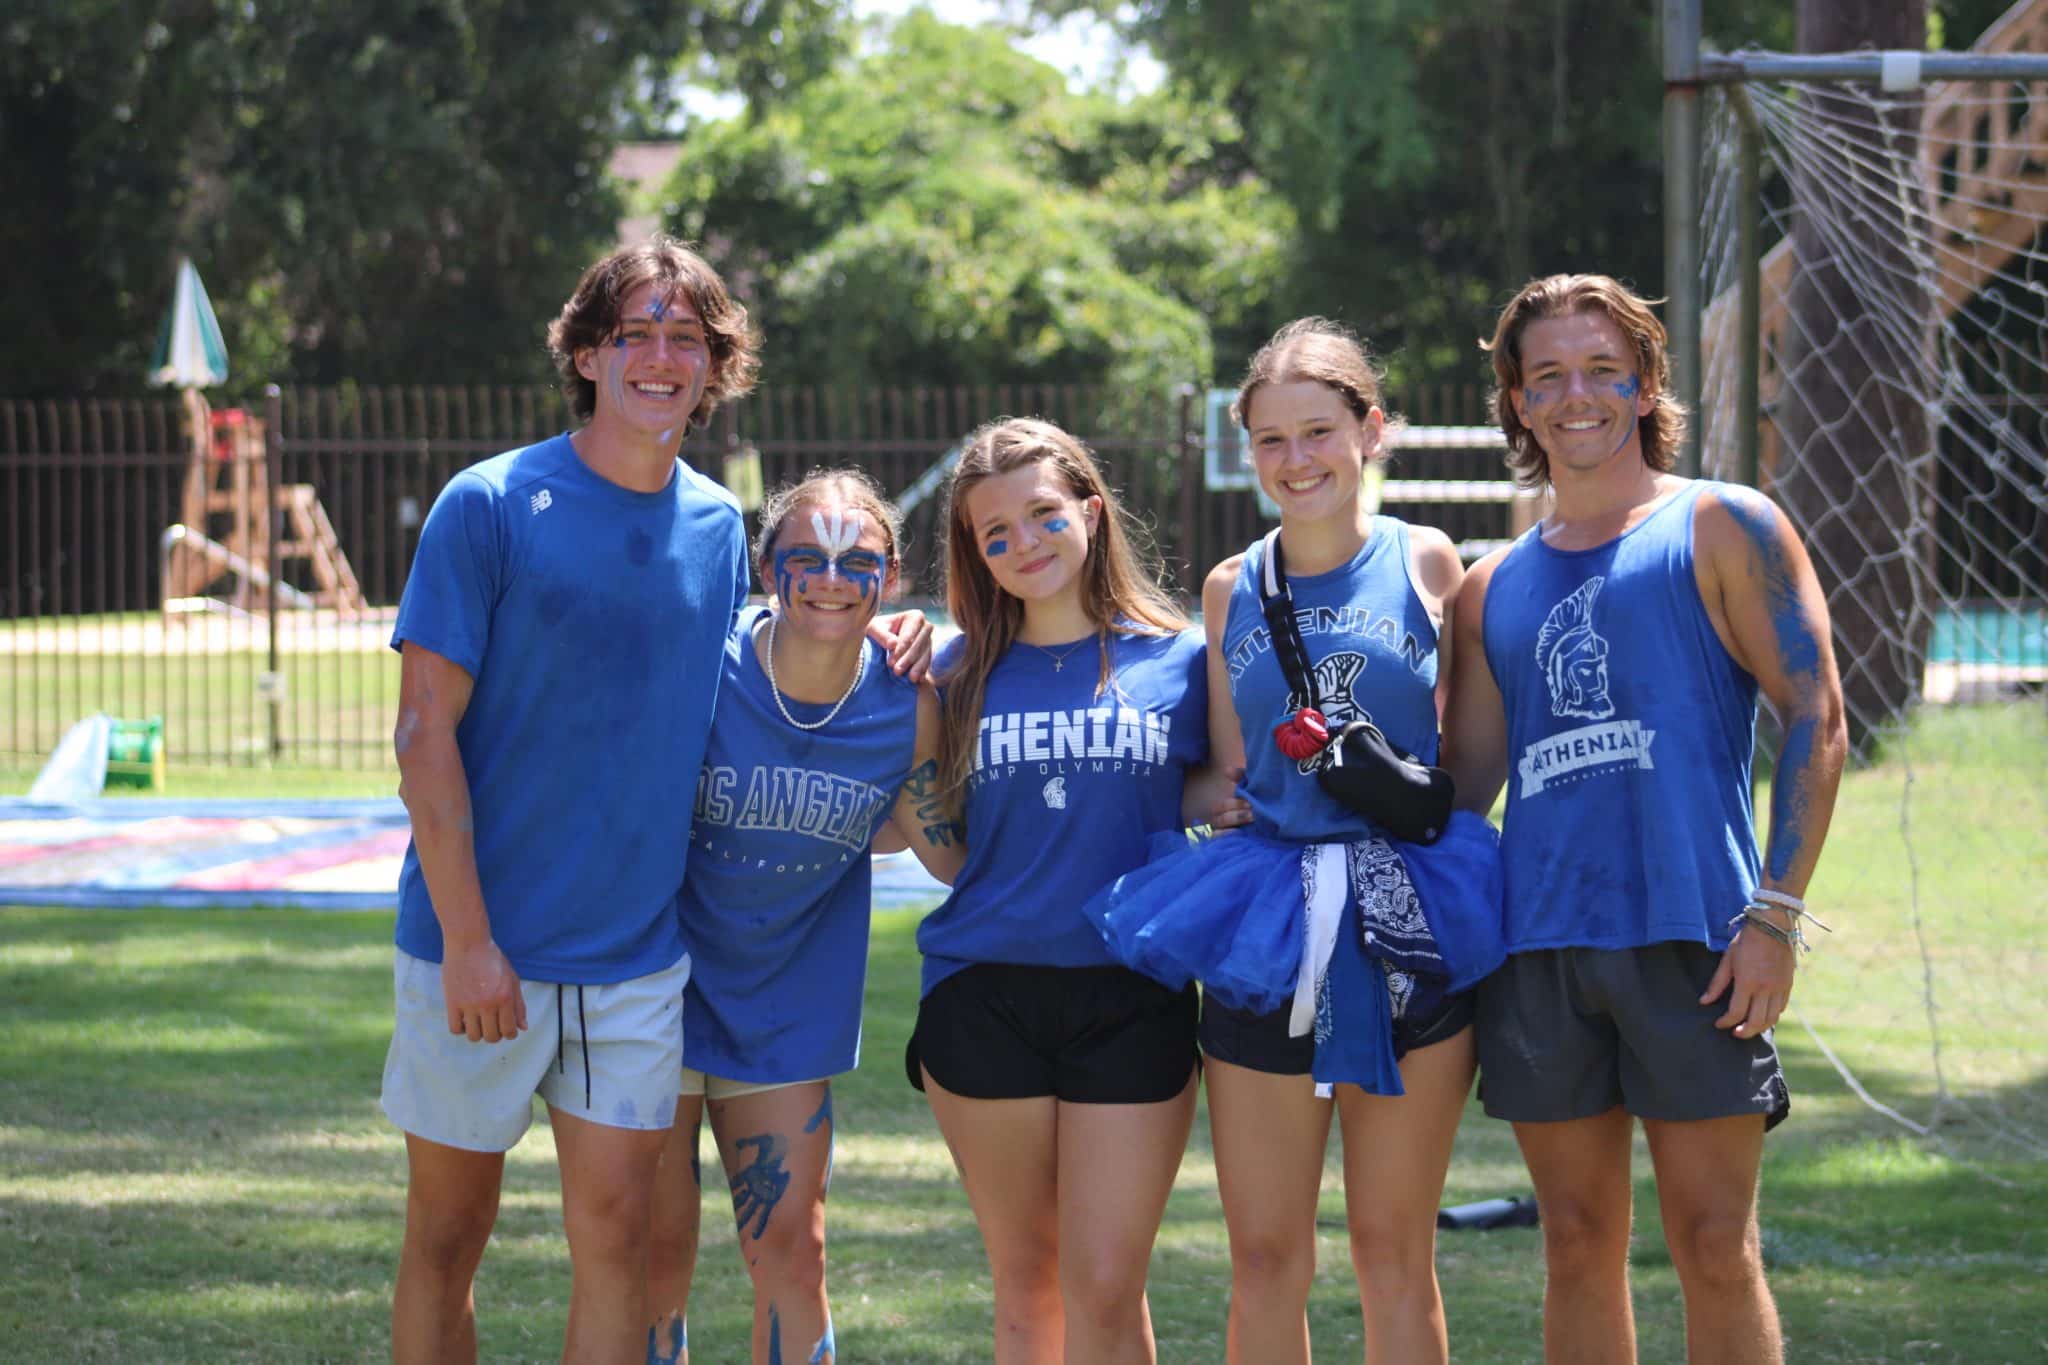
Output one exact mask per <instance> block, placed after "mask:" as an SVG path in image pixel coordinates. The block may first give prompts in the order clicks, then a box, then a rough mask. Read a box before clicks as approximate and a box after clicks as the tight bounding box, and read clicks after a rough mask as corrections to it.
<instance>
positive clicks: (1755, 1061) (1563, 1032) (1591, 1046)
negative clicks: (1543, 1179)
mask: <svg viewBox="0 0 2048 1365" xmlns="http://www.w3.org/2000/svg"><path fill="white" fill-rule="evenodd" d="M1720 963H1721V954H1720V953H1719V952H1717V951H1715V950H1714V949H1712V948H1709V947H1707V946H1706V945H1705V944H1703V943H1679V942H1672V943H1652V944H1650V945H1648V946H1647V947H1642V948H1543V949H1537V950H1535V951H1532V952H1526V953H1515V954H1513V955H1512V956H1510V957H1509V958H1508V960H1507V961H1506V962H1505V963H1503V964H1502V965H1501V967H1500V969H1499V970H1498V971H1496V972H1494V974H1493V975H1492V976H1489V977H1487V978H1486V980H1484V981H1482V982H1480V983H1479V990H1478V995H1479V1022H1478V1027H1479V1032H1478V1043H1479V1077H1480V1079H1479V1094H1480V1098H1481V1099H1482V1100H1484V1101H1485V1103H1486V1112H1487V1113H1488V1114H1490V1115H1492V1116H1493V1117H1494V1118H1498V1119H1508V1120H1510V1121H1512V1122H1515V1123H1558V1122H1563V1121H1565V1120H1569V1119H1584V1118H1592V1117H1593V1116H1595V1115H1596V1114H1604V1113H1606V1112H1607V1111H1608V1110H1610V1109H1612V1108H1614V1107H1615V1106H1616V1105H1620V1106H1622V1107H1623V1108H1625V1109H1627V1110H1628V1112H1629V1113H1631V1114H1634V1115H1635V1116H1636V1117H1637V1118H1644V1119H1658V1120H1669V1121H1687V1120H1696V1119H1719V1118H1731V1117H1734V1116H1736V1115H1740V1114H1762V1115H1763V1116H1764V1126H1765V1127H1766V1128H1775V1127H1776V1126H1777V1125H1778V1124H1779V1123H1780V1122H1782V1121H1783V1120H1784V1117H1785V1115H1786V1114H1787V1113H1788V1112H1790V1110H1791V1108H1792V1093H1791V1091H1790V1090H1789V1089H1788V1088H1787V1087H1786V1085H1785V1071H1784V1068H1783V1067H1781V1066H1780V1065H1779V1064H1778V1050H1777V1048H1776V1046H1775V1045H1773V1043H1772V1042H1771V1035H1770V1034H1769V1033H1764V1034H1761V1035H1759V1036H1758V1037H1755V1038H1738V1037H1736V1036H1735V1034H1734V1032H1733V1031H1732V1030H1730V1029H1717V1028H1715V1027H1714V1021H1715V1020H1716V1019H1718V1018H1720V1017H1721V1016H1722V1015H1723V1014H1725V1013H1726V1012H1727V1009H1728V1001H1727V997H1726V996H1725V995H1724V996H1723V997H1722V998H1721V999H1719V1000H1716V1001H1714V1002H1713V1003H1712V1004H1707V1005H1702V1004H1700V1003H1699V998H1700V993H1701V992H1702V991H1704V990H1706V988H1707V983H1708V982H1710V981H1712V980H1713V978H1714V972H1715V970H1716V969H1717V968H1718V967H1719V966H1720Z"/></svg>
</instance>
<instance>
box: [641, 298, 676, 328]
mask: <svg viewBox="0 0 2048 1365" xmlns="http://www.w3.org/2000/svg"><path fill="white" fill-rule="evenodd" d="M674 306H675V300H674V299H673V298H666V299H656V300H655V301H654V302H652V303H650V304H648V305H647V316H648V317H651V318H653V319H654V320H655V321H656V322H660V321H661V320H662V319H663V318H665V317H667V316H668V310H669V309H670V308H672V307H674Z"/></svg>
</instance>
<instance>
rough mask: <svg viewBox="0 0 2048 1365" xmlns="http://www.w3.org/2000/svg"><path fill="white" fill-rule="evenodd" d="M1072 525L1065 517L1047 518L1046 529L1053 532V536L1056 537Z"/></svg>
mask: <svg viewBox="0 0 2048 1365" xmlns="http://www.w3.org/2000/svg"><path fill="white" fill-rule="evenodd" d="M1070 525H1072V523H1071V522H1069V521H1068V520H1067V519H1066V518H1065V517H1047V518H1046V519H1045V529H1046V530H1048V531H1050V532H1052V534H1054V535H1058V534H1059V533H1060V532H1062V531H1064V530H1066V529H1067V527H1068V526H1070Z"/></svg>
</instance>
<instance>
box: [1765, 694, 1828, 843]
mask: <svg viewBox="0 0 2048 1365" xmlns="http://www.w3.org/2000/svg"><path fill="white" fill-rule="evenodd" d="M1819 730H1820V721H1819V720H1818V719H1816V718H1815V717H1813V716H1801V717H1800V718H1799V719H1798V720H1796V721H1794V722H1793V723H1792V724H1791V725H1790V726H1789V727H1788V728H1787V729H1786V731H1785V740H1784V743H1783V744H1781V745H1780V746H1779V748H1778V762H1777V765H1776V766H1775V767H1774V768H1773V769H1772V771H1771V831H1770V843H1769V848H1770V853H1771V860H1770V863H1769V865H1768V866H1766V867H1765V868H1764V875H1765V876H1766V877H1769V878H1770V879H1771V880H1772V881H1783V880H1784V879H1785V878H1786V877H1787V876H1789V875H1791V872H1792V867H1793V865H1794V864H1795V863H1797V862H1798V861H1799V854H1800V852H1801V850H1803V849H1804V848H1805V847H1806V836H1805V834H1804V833H1803V831H1802V829H1801V827H1802V826H1803V825H1805V823H1806V816H1807V812H1808V810H1809V808H1810V805H1811V803H1810V802H1809V800H1808V799H1807V793H1806V774H1807V768H1808V767H1809V766H1810V765H1811V764H1812V762H1813V744H1814V739H1815V737H1816V735H1817V734H1818V733H1819Z"/></svg>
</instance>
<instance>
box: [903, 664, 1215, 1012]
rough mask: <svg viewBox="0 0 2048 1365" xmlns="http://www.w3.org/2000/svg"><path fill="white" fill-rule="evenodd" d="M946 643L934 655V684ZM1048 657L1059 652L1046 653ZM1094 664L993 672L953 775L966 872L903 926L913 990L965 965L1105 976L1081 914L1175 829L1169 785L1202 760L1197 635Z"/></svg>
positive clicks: (1177, 787) (1204, 704)
mask: <svg viewBox="0 0 2048 1365" xmlns="http://www.w3.org/2000/svg"><path fill="white" fill-rule="evenodd" d="M958 652H959V642H958V641H957V640H955V641H952V642H949V644H948V645H947V647H946V648H945V649H943V650H941V651H940V652H939V659H938V668H937V673H938V676H939V677H941V678H944V677H945V676H946V671H947V669H948V668H949V667H950V666H951V665H952V662H953V660H954V659H955V658H956V657H957V656H958ZM1059 652H1060V653H1062V654H1064V653H1065V650H1064V648H1062V649H1061V650H1060V651H1059ZM1109 654H1110V662H1111V667H1112V669H1113V671H1114V674H1115V677H1114V680H1113V682H1112V683H1111V685H1110V686H1109V688H1108V689H1106V690H1105V691H1104V692H1103V694H1102V695H1101V696H1099V697H1098V696H1096V695H1095V686H1096V682H1097V679H1098V677H1099V675H1100V671H1101V664H1100V659H1099V656H1098V655H1097V653H1096V651H1095V650H1094V649H1092V648H1084V649H1081V650H1079V651H1077V652H1076V653H1073V654H1071V655H1066V657H1065V660H1064V664H1065V666H1064V667H1061V668H1055V667H1054V663H1053V659H1052V657H1051V655H1049V654H1048V653H1047V652H1046V651H1044V650H1040V649H1035V648H1033V647H1032V646H1030V645H1026V644H1016V645H1013V646H1011V648H1010V650H1009V652H1008V653H1006V654H1004V655H1003V657H1002V658H1001V659H999V660H997V662H996V666H995V668H994V669H993V671H991V672H990V674H989V678H988V688H987V691H986V693H985V694H984V697H983V701H982V715H981V729H980V733H979V735H978V736H977V737H976V740H975V750H974V770H973V772H972V773H971V774H970V775H969V777H968V779H967V800H966V815H967V864H966V866H965V867H964V868H962V869H961V872H960V876H959V879H958V880H957V881H956V882H954V884H953V894H952V895H950V896H948V897H946V899H945V900H944V901H943V902H942V903H941V904H940V905H939V907H938V909H936V910H934V911H932V912H931V914H929V915H927V916H926V917H925V919H924V922H923V923H922V924H920V925H919V926H918V930H917V946H918V947H919V948H920V949H921V950H922V951H923V953H924V986H923V989H924V991H925V992H926V993H929V992H930V991H931V989H932V987H934V986H936V985H938V984H939V983H940V982H941V981H943V980H945V979H946V978H947V977H948V976H951V975H952V974H953V973H954V972H957V971H959V970H960V969H961V968H963V967H967V966H971V965H973V964H975V963H978V962H1009V963H1023V964H1027V965H1036V966H1048V967H1099V966H1111V965H1114V964H1115V959H1114V958H1112V957H1111V956H1110V955H1109V950H1108V947H1107V946H1106V945H1105V944H1104V943H1103V941H1102V935H1101V933H1100V932H1099V931H1098V930H1097V929H1096V927H1095V925H1094V924H1093V923H1092V922H1091V921H1089V920H1088V919H1086V918H1085V917H1083V915H1082V914H1081V906H1082V904H1083V903H1084V902H1086V901H1087V899H1088V898H1089V897H1090V896H1091V895H1093V894H1094V893H1095V892H1097V891H1099V890H1101V889H1102V888H1103V887H1105V886H1107V885H1109V883H1110V882H1112V881H1114V880H1115V879H1116V878H1117V877H1119V876H1121V875H1123V874H1124V873H1126V872H1129V871H1131V870H1132V869H1133V868H1135V867H1138V866H1140V865H1141V864H1143V863H1144V862H1145V859H1146V856H1147V854H1148V852H1149V849H1150V844H1151V839H1152V836H1153V835H1154V834H1157V833H1162V832H1167V831H1172V830H1177V829H1179V828H1181V815H1180V802H1181V788H1182V786H1183V785H1184V783H1185V780H1186V777H1187V770H1188V769H1189V768H1190V767H1193V766H1196V765H1198V764H1200V763H1202V762H1203V761H1204V760H1205V759H1206V758H1207V757H1208V752H1209V735H1208V723H1207V714H1208V695H1209V688H1208V682H1207V678H1206V674H1205V673H1204V666H1203V641H1202V636H1201V633H1200V632H1199V631H1195V630H1186V631H1182V632H1180V633H1179V634H1176V635H1123V634H1118V633H1114V632H1112V633H1111V635H1110V637H1109Z"/></svg>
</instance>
